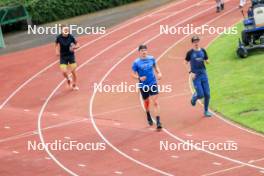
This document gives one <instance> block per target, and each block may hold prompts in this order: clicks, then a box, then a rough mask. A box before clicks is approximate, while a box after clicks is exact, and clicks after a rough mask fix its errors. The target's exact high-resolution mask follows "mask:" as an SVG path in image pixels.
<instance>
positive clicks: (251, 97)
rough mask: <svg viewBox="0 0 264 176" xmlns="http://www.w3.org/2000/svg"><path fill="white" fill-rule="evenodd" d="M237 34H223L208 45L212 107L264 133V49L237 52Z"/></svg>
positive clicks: (233, 119) (238, 35)
mask: <svg viewBox="0 0 264 176" xmlns="http://www.w3.org/2000/svg"><path fill="white" fill-rule="evenodd" d="M237 27H238V31H239V33H238V34H237V35H222V36H220V37H219V38H218V39H217V40H216V41H214V42H213V43H212V44H211V45H210V46H209V47H208V54H209V58H210V65H208V66H207V69H208V74H209V79H210V87H211V102H210V107H211V109H213V110H214V111H216V112H218V113H220V114H222V115H223V116H224V117H226V118H228V119H230V120H232V121H235V122H237V123H239V124H241V125H242V126H245V127H248V128H251V129H253V130H255V131H258V132H261V133H264V52H263V51H255V52H252V53H251V54H250V55H249V57H247V58H246V59H240V58H238V57H237V55H236V48H237V46H238V38H239V37H240V31H241V30H242V29H243V27H242V24H239V25H237Z"/></svg>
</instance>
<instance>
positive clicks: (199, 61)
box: [185, 36, 212, 117]
mask: <svg viewBox="0 0 264 176" xmlns="http://www.w3.org/2000/svg"><path fill="white" fill-rule="evenodd" d="M199 42H200V38H199V37H198V36H193V37H192V43H193V49H191V50H190V51H188V53H187V55H186V58H185V60H186V61H187V62H189V63H190V67H191V71H190V74H191V76H192V79H193V85H194V88H195V90H196V92H195V93H194V95H193V97H192V99H191V104H192V105H193V106H195V104H196V101H197V100H198V99H202V98H204V115H205V116H206V117H211V116H212V114H211V113H210V112H209V111H208V107H209V101H210V87H209V81H208V76H207V73H206V67H205V64H204V63H207V64H208V63H209V61H208V56H207V53H206V51H205V49H203V48H200V46H199Z"/></svg>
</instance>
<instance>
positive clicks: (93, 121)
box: [89, 7, 214, 175]
mask: <svg viewBox="0 0 264 176" xmlns="http://www.w3.org/2000/svg"><path fill="white" fill-rule="evenodd" d="M211 9H214V7H211V8H208V9H206V10H204V11H201V12H199V13H197V14H195V15H193V16H192V17H189V18H187V19H185V20H183V21H181V22H180V23H177V24H176V25H175V26H178V25H180V24H183V23H184V22H187V21H188V20H190V19H193V18H195V17H197V16H199V15H201V14H204V13H206V12H208V11H210V10H211ZM160 35H161V34H158V35H156V36H154V37H152V38H151V39H149V40H148V41H146V42H144V44H147V43H149V42H151V41H153V40H155V39H156V38H158V37H159V36H160ZM184 38H186V37H183V39H184ZM136 50H137V48H135V49H134V50H132V51H131V52H129V53H128V54H127V55H126V56H124V57H123V58H121V59H120V60H119V61H118V62H117V63H116V64H115V65H114V66H113V67H111V68H110V69H109V70H108V72H107V73H106V74H105V75H104V77H103V78H102V79H101V81H100V82H99V85H101V84H102V83H103V81H104V80H105V79H106V78H107V77H108V76H109V75H110V73H111V72H112V71H113V70H114V69H115V68H116V67H117V66H118V65H119V64H120V63H121V62H123V61H124V60H125V59H126V58H128V57H129V56H130V55H132V54H133V53H134V52H135V51H136ZM96 93H97V90H94V92H93V94H92V96H91V99H90V106H89V111H90V113H89V114H90V118H91V122H92V124H93V127H94V128H95V130H96V132H97V133H98V134H99V136H100V137H101V138H102V139H103V140H104V141H105V142H106V143H107V144H108V145H109V146H110V147H111V148H113V149H114V150H115V151H116V152H118V153H119V154H121V155H123V156H124V157H126V158H127V159H129V160H131V161H133V162H135V163H137V164H139V165H141V166H143V167H146V168H148V169H150V170H153V171H155V172H158V173H160V174H163V175H172V174H170V173H167V172H164V171H162V170H159V169H157V168H154V167H151V166H149V165H147V164H145V163H142V162H141V161H138V160H136V159H134V158H132V157H131V156H129V155H127V154H126V153H124V152H122V151H120V150H119V149H118V148H116V147H115V146H114V145H113V144H112V143H111V142H110V141H108V140H107V139H106V138H105V136H104V135H103V134H102V132H101V131H100V130H99V128H98V127H97V125H96V123H95V120H94V116H93V101H94V98H95V95H96Z"/></svg>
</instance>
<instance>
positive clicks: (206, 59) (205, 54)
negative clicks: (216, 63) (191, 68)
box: [203, 49, 210, 64]
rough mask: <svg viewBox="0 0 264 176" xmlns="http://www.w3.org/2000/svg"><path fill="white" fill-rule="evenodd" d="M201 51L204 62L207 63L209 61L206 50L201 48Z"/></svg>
mask: <svg viewBox="0 0 264 176" xmlns="http://www.w3.org/2000/svg"><path fill="white" fill-rule="evenodd" d="M203 52H204V62H205V63H206V64H209V63H210V62H209V58H208V55H207V52H206V50H205V49H203Z"/></svg>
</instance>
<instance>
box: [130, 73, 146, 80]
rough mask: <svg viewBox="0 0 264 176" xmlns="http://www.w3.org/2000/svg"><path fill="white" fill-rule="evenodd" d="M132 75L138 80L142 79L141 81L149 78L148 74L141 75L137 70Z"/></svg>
mask: <svg viewBox="0 0 264 176" xmlns="http://www.w3.org/2000/svg"><path fill="white" fill-rule="evenodd" d="M131 76H132V78H134V79H136V80H140V81H145V80H146V79H147V77H146V76H142V77H139V75H138V73H137V72H135V71H132V72H131Z"/></svg>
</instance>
